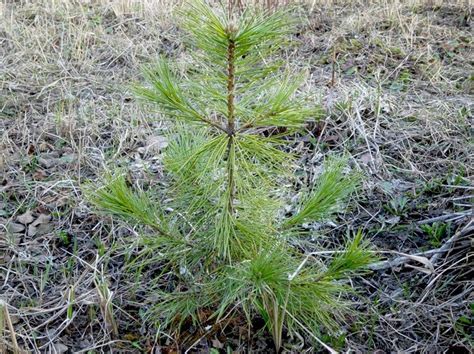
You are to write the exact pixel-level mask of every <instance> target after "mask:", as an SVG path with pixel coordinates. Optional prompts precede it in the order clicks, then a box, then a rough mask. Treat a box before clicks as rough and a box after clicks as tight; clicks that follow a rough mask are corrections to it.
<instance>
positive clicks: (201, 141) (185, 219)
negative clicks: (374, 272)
mask: <svg viewBox="0 0 474 354" xmlns="http://www.w3.org/2000/svg"><path fill="white" fill-rule="evenodd" d="M181 15H182V18H183V21H182V28H184V29H185V30H186V33H187V37H186V40H187V41H186V42H187V43H188V44H189V46H190V51H189V53H190V55H191V59H190V62H189V65H188V66H186V67H179V68H178V67H174V66H173V65H171V64H170V63H169V62H168V60H166V59H165V58H160V59H159V61H158V63H157V64H156V65H155V66H152V67H148V68H147V69H145V70H144V76H145V78H146V81H147V83H148V84H147V85H146V86H137V87H135V92H136V94H137V95H138V96H139V97H140V98H142V99H143V100H144V101H145V102H148V103H151V104H153V105H154V107H156V108H157V109H158V110H159V112H160V113H161V114H162V116H163V117H164V118H165V119H167V120H168V123H167V124H168V125H169V128H170V129H169V130H170V133H169V137H168V140H169V146H168V147H167V148H166V151H165V152H164V154H165V155H164V168H165V171H166V172H167V176H168V179H167V180H168V186H167V187H166V188H165V189H164V190H162V191H158V192H157V195H154V196H153V200H152V199H151V198H150V194H149V193H145V192H143V191H140V190H136V189H134V188H132V187H130V186H129V185H127V183H126V181H125V179H124V178H123V177H121V176H113V177H108V178H107V180H106V181H105V183H104V184H103V186H100V187H98V188H95V189H94V192H93V193H89V195H90V200H91V201H92V202H93V204H95V205H96V206H97V207H98V208H100V209H101V210H103V211H105V212H109V213H111V214H113V215H114V216H116V217H119V218H121V219H123V220H125V221H127V222H129V223H130V222H131V223H133V224H134V225H137V226H142V232H143V235H144V236H143V237H142V238H141V239H140V240H139V242H140V244H141V246H142V251H141V253H140V254H139V255H138V256H137V257H136V259H135V260H134V261H133V262H132V263H131V265H130V267H132V268H134V269H141V270H142V271H144V270H145V269H146V268H154V269H155V271H154V272H153V274H154V277H153V279H152V280H151V281H150V286H149V288H150V297H149V299H150V303H151V305H150V306H149V310H148V312H147V316H146V317H147V318H148V319H149V320H150V321H153V322H154V323H156V324H157V325H159V328H160V329H161V330H166V331H167V332H169V333H173V334H175V335H176V336H178V338H179V334H180V333H181V331H182V330H183V329H184V328H185V326H186V325H190V324H193V325H194V326H196V327H197V328H199V327H201V328H204V327H207V328H218V327H219V326H216V325H217V324H222V325H223V324H224V323H225V321H224V319H228V318H229V317H230V316H240V317H242V318H245V319H246V320H247V322H248V324H249V326H250V327H251V324H252V321H253V320H254V318H255V317H256V316H260V317H261V318H263V319H264V320H265V323H266V326H267V328H268V330H269V332H270V333H271V334H272V336H273V338H274V342H275V346H276V347H277V349H279V348H280V347H281V346H282V345H283V341H284V335H285V333H291V332H292V331H297V330H298V331H301V330H303V331H305V332H307V333H309V334H310V335H311V337H312V338H315V336H316V335H317V334H318V333H320V332H321V331H323V330H328V331H330V330H335V329H337V328H338V325H339V323H340V321H342V320H343V315H344V313H345V312H346V311H347V304H346V303H345V302H344V301H343V300H342V299H344V296H343V295H344V294H346V293H347V292H348V287H347V286H346V285H345V282H344V281H343V280H344V279H345V278H347V277H348V276H351V275H353V274H354V273H356V272H357V271H359V270H360V269H362V268H363V267H364V266H365V265H367V264H368V263H370V262H372V258H373V257H372V256H371V253H370V251H368V245H367V244H366V243H365V242H363V241H362V236H361V234H360V233H358V234H357V235H356V236H355V237H354V239H353V240H352V241H348V242H347V244H346V247H345V249H343V250H340V251H336V252H335V253H334V254H335V256H334V257H333V258H332V260H329V261H327V259H326V258H320V257H318V254H317V253H314V254H310V255H306V254H302V253H301V250H299V249H297V248H295V247H293V246H292V244H291V243H290V242H289V239H291V238H295V237H300V236H301V234H302V231H301V227H300V226H301V224H302V223H311V222H314V221H320V220H324V219H328V218H330V217H331V216H332V215H333V214H334V213H335V212H336V211H337V210H339V208H340V207H341V205H342V203H343V202H344V201H345V200H347V197H348V196H349V195H350V194H351V192H352V191H353V190H354V189H356V188H357V186H358V183H359V180H360V178H359V176H358V175H357V174H354V173H351V172H350V171H347V170H348V166H347V160H346V159H344V158H330V159H329V158H328V159H327V160H326V162H325V163H324V166H323V172H322V174H321V176H320V178H319V180H318V182H317V183H316V184H315V185H314V186H310V188H308V190H307V191H305V192H304V194H305V195H304V196H303V197H301V198H300V199H301V200H300V203H299V204H298V205H296V206H295V208H296V210H297V212H296V213H295V214H294V215H293V216H291V217H289V218H285V217H284V216H283V215H285V213H284V212H283V209H284V208H283V206H284V205H288V203H289V201H288V200H287V198H286V197H285V196H287V195H290V194H291V191H289V190H288V188H289V187H286V186H291V185H292V183H291V182H292V180H293V179H294V178H295V177H294V170H295V165H296V163H295V162H296V158H297V157H296V156H294V155H293V154H291V153H288V152H286V151H285V150H284V146H285V144H286V143H287V142H288V140H289V139H290V138H291V136H294V134H293V133H294V132H296V131H298V130H301V129H302V128H303V127H304V125H305V124H306V123H307V122H308V121H311V120H317V119H319V118H320V116H321V113H322V110H321V108H320V107H318V106H315V105H313V104H312V102H311V100H309V99H307V97H304V95H302V94H301V92H300V90H299V88H300V85H301V83H302V82H303V80H304V75H303V73H296V72H291V71H288V70H287V69H286V70H285V69H284V65H283V64H284V63H282V62H281V61H279V60H278V59H277V57H278V55H277V54H278V51H279V50H281V48H282V45H283V44H284V43H285V42H286V40H287V39H288V38H289V36H290V35H291V32H292V27H293V23H292V21H291V20H290V16H289V11H288V10H279V11H275V12H272V13H269V12H265V11H258V10H256V9H249V10H247V11H243V12H242V13H240V14H239V15H236V14H232V13H228V12H226V8H222V9H221V8H211V7H210V6H208V5H207V4H206V3H204V2H201V1H192V2H190V3H188V4H187V5H186V8H185V10H183V12H182V13H181ZM323 253H324V252H323ZM157 268H158V269H159V270H160V271H159V272H158V275H157V272H156V269H157ZM341 295H342V296H341ZM209 325H211V327H208V326H209ZM181 338H183V337H181Z"/></svg>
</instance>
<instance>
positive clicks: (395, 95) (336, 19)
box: [0, 1, 474, 353]
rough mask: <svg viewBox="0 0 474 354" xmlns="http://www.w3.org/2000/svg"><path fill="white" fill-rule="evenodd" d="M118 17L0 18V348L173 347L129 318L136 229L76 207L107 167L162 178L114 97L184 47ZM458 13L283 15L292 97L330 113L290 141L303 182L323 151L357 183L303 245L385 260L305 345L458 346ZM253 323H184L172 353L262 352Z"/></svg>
mask: <svg viewBox="0 0 474 354" xmlns="http://www.w3.org/2000/svg"><path fill="white" fill-rule="evenodd" d="M133 4H134V3H133V2H130V1H122V2H118V1H116V2H113V3H112V4H110V3H93V4H92V3H86V2H83V3H82V4H81V3H79V2H51V1H34V2H24V1H20V2H14V1H6V2H3V3H2V4H1V7H0V12H1V13H2V16H3V19H2V21H1V24H0V43H1V46H0V60H1V61H0V89H1V96H0V107H1V111H0V128H1V137H0V197H1V199H0V300H1V301H3V302H2V304H0V307H2V306H3V308H4V309H3V313H4V314H5V315H7V316H6V318H4V320H3V323H0V343H1V344H0V352H2V350H3V351H7V348H8V350H12V349H13V345H14V343H15V342H16V343H17V344H18V347H19V348H21V349H22V350H24V351H26V352H65V351H67V350H70V351H72V352H81V351H82V352H110V351H112V352H118V351H121V352H153V350H154V352H160V350H161V352H164V353H167V352H168V353H169V352H176V351H177V350H178V351H179V350H183V348H182V347H179V344H180V343H177V342H175V341H174V340H173V339H172V338H169V339H167V340H166V339H160V340H158V339H157V337H158V336H157V332H156V328H153V327H152V326H150V325H148V324H147V323H145V322H144V321H143V320H142V316H143V313H144V309H146V308H147V306H148V305H149V300H147V298H145V297H144V293H145V292H146V288H147V284H148V283H149V282H150V279H147V278H146V277H142V278H141V279H139V280H138V282H137V281H136V279H134V278H133V277H132V276H130V274H129V273H127V272H126V271H125V269H124V266H125V264H126V256H127V254H128V253H129V249H130V246H129V245H130V244H131V243H132V241H133V238H134V237H136V230H133V229H130V228H128V227H126V226H125V225H122V224H120V223H116V222H115V221H112V220H111V219H109V218H101V217H98V216H97V215H96V214H94V213H93V211H92V210H91V209H90V207H89V206H88V205H87V203H86V202H85V201H84V199H83V196H82V193H81V186H82V185H83V184H84V183H86V182H87V181H89V180H96V179H98V178H100V176H101V174H102V172H103V171H104V169H105V168H106V167H110V166H119V167H122V168H124V169H125V170H126V171H128V173H129V175H130V181H131V182H132V183H137V184H140V185H144V186H150V185H151V186H153V185H156V184H160V183H163V181H164V176H163V173H162V170H161V162H160V161H161V152H160V144H161V142H162V140H161V139H160V137H161V136H162V134H163V130H164V129H166V126H165V125H164V124H163V123H160V120H159V117H158V116H157V115H155V114H153V113H150V110H149V109H147V107H142V106H140V105H139V104H138V103H137V102H136V101H135V99H134V98H133V96H132V95H131V93H130V90H129V88H130V85H131V83H133V82H137V81H139V80H140V67H141V66H142V65H143V64H146V63H149V62H152V61H153V60H155V59H156V57H157V55H158V54H165V55H168V56H170V57H173V58H175V59H176V60H177V61H185V60H186V51H185V50H184V49H183V47H182V45H181V44H180V43H181V36H180V32H179V30H178V29H177V28H176V26H175V25H174V20H173V15H172V13H173V9H174V7H175V5H174V4H172V3H166V2H159V6H158V5H156V4H153V2H149V1H143V2H141V3H140V4H141V5H139V6H138V5H137V6H135V5H133ZM471 12H472V8H471V7H470V6H469V3H467V2H464V3H463V2H460V3H455V2H452V3H450V4H446V3H441V5H439V4H437V3H436V2H435V1H431V2H427V3H422V2H420V1H410V2H406V3H403V4H400V3H398V2H385V1H381V2H371V3H370V5H367V3H365V2H363V1H360V2H349V1H347V2H344V1H338V2H337V3H336V4H331V3H330V2H319V1H315V2H313V1H308V2H307V3H306V4H303V5H302V6H301V7H300V8H299V10H298V13H299V14H300V15H301V25H300V26H299V28H298V32H297V33H296V34H295V36H294V37H293V38H292V43H294V44H295V45H294V46H292V47H291V48H290V49H289V50H288V51H287V52H285V53H283V55H285V57H286V58H287V59H288V63H289V65H292V66H300V67H302V68H307V70H308V72H309V77H308V80H307V83H306V85H305V87H304V90H305V91H307V92H311V93H313V94H314V95H315V97H316V98H315V100H316V103H321V104H322V105H324V107H325V108H326V110H327V115H326V118H325V119H324V120H322V121H320V122H319V123H317V124H309V125H308V127H307V130H306V131H305V132H304V133H302V134H300V135H298V136H296V137H295V138H296V142H295V143H294V144H292V145H291V148H292V149H293V150H294V151H296V152H298V153H299V154H301V156H302V158H301V165H300V166H301V176H302V183H310V182H311V180H312V178H314V176H315V175H317V171H318V166H319V165H320V163H321V161H322V159H323V157H324V156H325V155H326V154H328V153H346V154H349V155H350V156H351V161H352V163H353V164H356V165H358V166H359V167H360V168H361V169H362V170H363V171H364V173H365V176H366V179H365V182H364V188H363V189H362V190H360V191H359V192H358V193H357V196H355V197H354V198H353V200H352V201H351V203H350V205H349V208H348V210H347V211H346V212H345V213H343V214H340V215H338V218H337V219H336V220H333V221H332V222H330V223H326V224H322V225H317V229H316V230H315V237H314V238H313V239H308V240H301V241H300V243H301V246H302V247H305V248H306V249H307V250H308V251H310V250H314V249H318V247H319V246H320V245H325V246H329V247H331V245H333V244H334V243H339V242H341V241H342V239H343V236H344V235H345V234H346V233H347V232H348V230H357V229H358V228H361V229H362V230H363V232H364V233H365V234H366V235H367V237H368V238H370V239H371V240H372V242H373V244H374V245H375V246H376V248H377V249H378V250H379V251H380V254H381V257H382V263H380V264H375V265H374V266H373V267H372V268H373V271H372V272H370V273H369V274H367V275H365V276H364V277H360V278H354V279H353V281H352V283H353V286H354V288H356V289H357V290H358V291H359V294H360V295H359V296H358V297H354V301H355V304H356V305H355V307H356V308H357V310H359V311H360V313H359V315H357V316H354V317H352V318H348V319H347V326H346V327H345V328H341V331H340V335H339V336H336V337H334V336H332V337H329V336H325V335H324V334H321V339H323V341H325V342H326V343H327V344H328V345H329V346H331V347H333V348H335V349H337V350H341V351H342V350H354V351H360V352H369V351H370V352H375V351H377V352H394V351H402V352H426V353H433V352H444V351H447V352H461V353H462V352H466V353H468V352H471V351H472V348H473V322H472V321H473V312H474V304H473V302H474V301H473V299H474V293H473V290H474V287H473V283H472V279H473V274H472V273H473V271H472V266H473V262H472V259H473V253H472V235H473V234H474V232H473V231H474V223H473V222H472V215H473V210H472V198H473V195H472V191H473V189H474V187H473V185H472V172H473V170H472V167H473V165H472V162H473V161H472V157H473V149H472V135H471V134H472V107H473V91H474V77H473V65H474V61H473V43H472V34H473V31H472V21H471V17H470V16H471ZM334 58H335V60H334ZM407 255H408V256H407ZM417 257H418V258H417ZM0 310H1V309H0ZM4 317H5V316H4ZM0 319H1V316H0ZM0 322H1V321H0ZM2 324H3V325H4V327H5V329H4V330H1V328H2ZM259 328H261V324H259V323H256V324H255V328H254V329H253V330H252V331H251V335H250V337H249V336H248V331H247V328H246V327H241V326H239V323H234V324H232V325H230V326H228V328H226V329H225V330H223V331H219V332H206V331H202V330H200V329H199V328H189V329H188V333H187V338H186V340H187V342H189V343H192V344H193V347H192V348H191V352H193V351H196V352H210V351H211V349H212V348H214V349H217V350H220V351H226V350H231V351H236V352H246V351H248V350H249V348H250V349H252V350H254V351H260V352H271V351H272V350H273V349H272V344H271V340H270V339H269V338H267V336H266V335H264V334H263V333H262V331H260V330H259ZM165 338H166V336H165ZM286 341H287V343H288V344H287V349H286V350H287V351H289V352H317V351H322V350H321V349H318V347H317V346H315V345H314V343H312V342H311V338H306V335H305V334H304V333H301V336H300V337H299V336H297V337H294V338H287V340H286ZM228 348H230V349H228Z"/></svg>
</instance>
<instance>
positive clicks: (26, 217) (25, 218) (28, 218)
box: [16, 210, 35, 225]
mask: <svg viewBox="0 0 474 354" xmlns="http://www.w3.org/2000/svg"><path fill="white" fill-rule="evenodd" d="M34 219H35V218H34V217H33V213H32V212H31V210H28V211H27V212H25V213H23V214H21V215H19V216H18V217H17V218H16V220H17V221H18V222H19V223H21V224H23V225H27V224H31V223H32V222H33V220H34Z"/></svg>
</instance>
